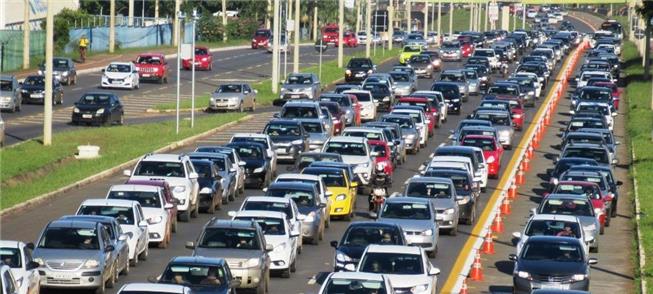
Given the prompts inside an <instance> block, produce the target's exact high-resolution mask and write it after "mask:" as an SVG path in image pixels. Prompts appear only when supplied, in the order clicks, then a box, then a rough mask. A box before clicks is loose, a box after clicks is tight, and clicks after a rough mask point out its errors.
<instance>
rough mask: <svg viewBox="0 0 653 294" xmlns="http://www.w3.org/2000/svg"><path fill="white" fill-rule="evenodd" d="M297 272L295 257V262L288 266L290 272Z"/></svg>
mask: <svg viewBox="0 0 653 294" xmlns="http://www.w3.org/2000/svg"><path fill="white" fill-rule="evenodd" d="M296 271H297V257H296V256H295V260H293V262H292V263H291V264H290V272H291V273H294V272H296Z"/></svg>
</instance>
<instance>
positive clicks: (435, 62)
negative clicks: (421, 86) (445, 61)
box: [422, 50, 442, 71]
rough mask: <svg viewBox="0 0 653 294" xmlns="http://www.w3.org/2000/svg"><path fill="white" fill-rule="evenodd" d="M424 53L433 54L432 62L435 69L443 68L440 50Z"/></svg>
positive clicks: (425, 52)
mask: <svg viewBox="0 0 653 294" xmlns="http://www.w3.org/2000/svg"><path fill="white" fill-rule="evenodd" d="M422 54H426V55H429V56H431V64H432V65H433V70H434V71H440V70H442V59H441V58H440V52H438V51H428V50H427V51H423V52H422Z"/></svg>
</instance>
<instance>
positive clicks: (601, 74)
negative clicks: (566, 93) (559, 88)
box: [576, 71, 617, 88]
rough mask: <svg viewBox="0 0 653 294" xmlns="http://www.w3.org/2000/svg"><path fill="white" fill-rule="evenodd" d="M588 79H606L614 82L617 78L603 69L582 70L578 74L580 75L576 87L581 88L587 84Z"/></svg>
mask: <svg viewBox="0 0 653 294" xmlns="http://www.w3.org/2000/svg"><path fill="white" fill-rule="evenodd" d="M590 79H608V80H611V81H612V82H613V83H616V82H617V80H616V79H613V78H612V74H611V73H609V72H605V71H584V72H582V73H581V74H580V77H578V85H577V86H576V87H577V88H582V87H585V86H587V82H588V81H589V80H590Z"/></svg>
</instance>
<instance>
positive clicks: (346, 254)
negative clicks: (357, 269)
mask: <svg viewBox="0 0 653 294" xmlns="http://www.w3.org/2000/svg"><path fill="white" fill-rule="evenodd" d="M330 244H331V247H333V248H334V249H335V256H334V263H333V264H334V271H336V272H337V271H343V270H345V266H346V265H347V264H353V265H354V266H357V265H358V262H359V261H360V258H361V256H362V255H363V251H365V248H367V246H368V245H370V244H383V245H408V241H406V235H405V233H404V231H403V229H402V227H401V226H399V225H398V224H394V223H389V222H381V221H358V222H353V223H351V224H349V226H348V227H347V229H346V230H345V232H344V233H343V234H342V239H341V240H340V243H338V241H331V243H330Z"/></svg>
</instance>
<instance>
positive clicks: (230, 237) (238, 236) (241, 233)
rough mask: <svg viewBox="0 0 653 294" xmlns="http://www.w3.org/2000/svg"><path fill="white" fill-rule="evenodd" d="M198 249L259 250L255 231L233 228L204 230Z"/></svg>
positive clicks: (259, 246)
mask: <svg viewBox="0 0 653 294" xmlns="http://www.w3.org/2000/svg"><path fill="white" fill-rule="evenodd" d="M200 238H201V239H200V241H199V244H198V245H197V246H198V247H201V248H223V249H245V250H260V249H261V245H260V244H259V241H258V238H256V230H253V229H235V228H206V229H204V232H203V233H202V236H201V237H200Z"/></svg>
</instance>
